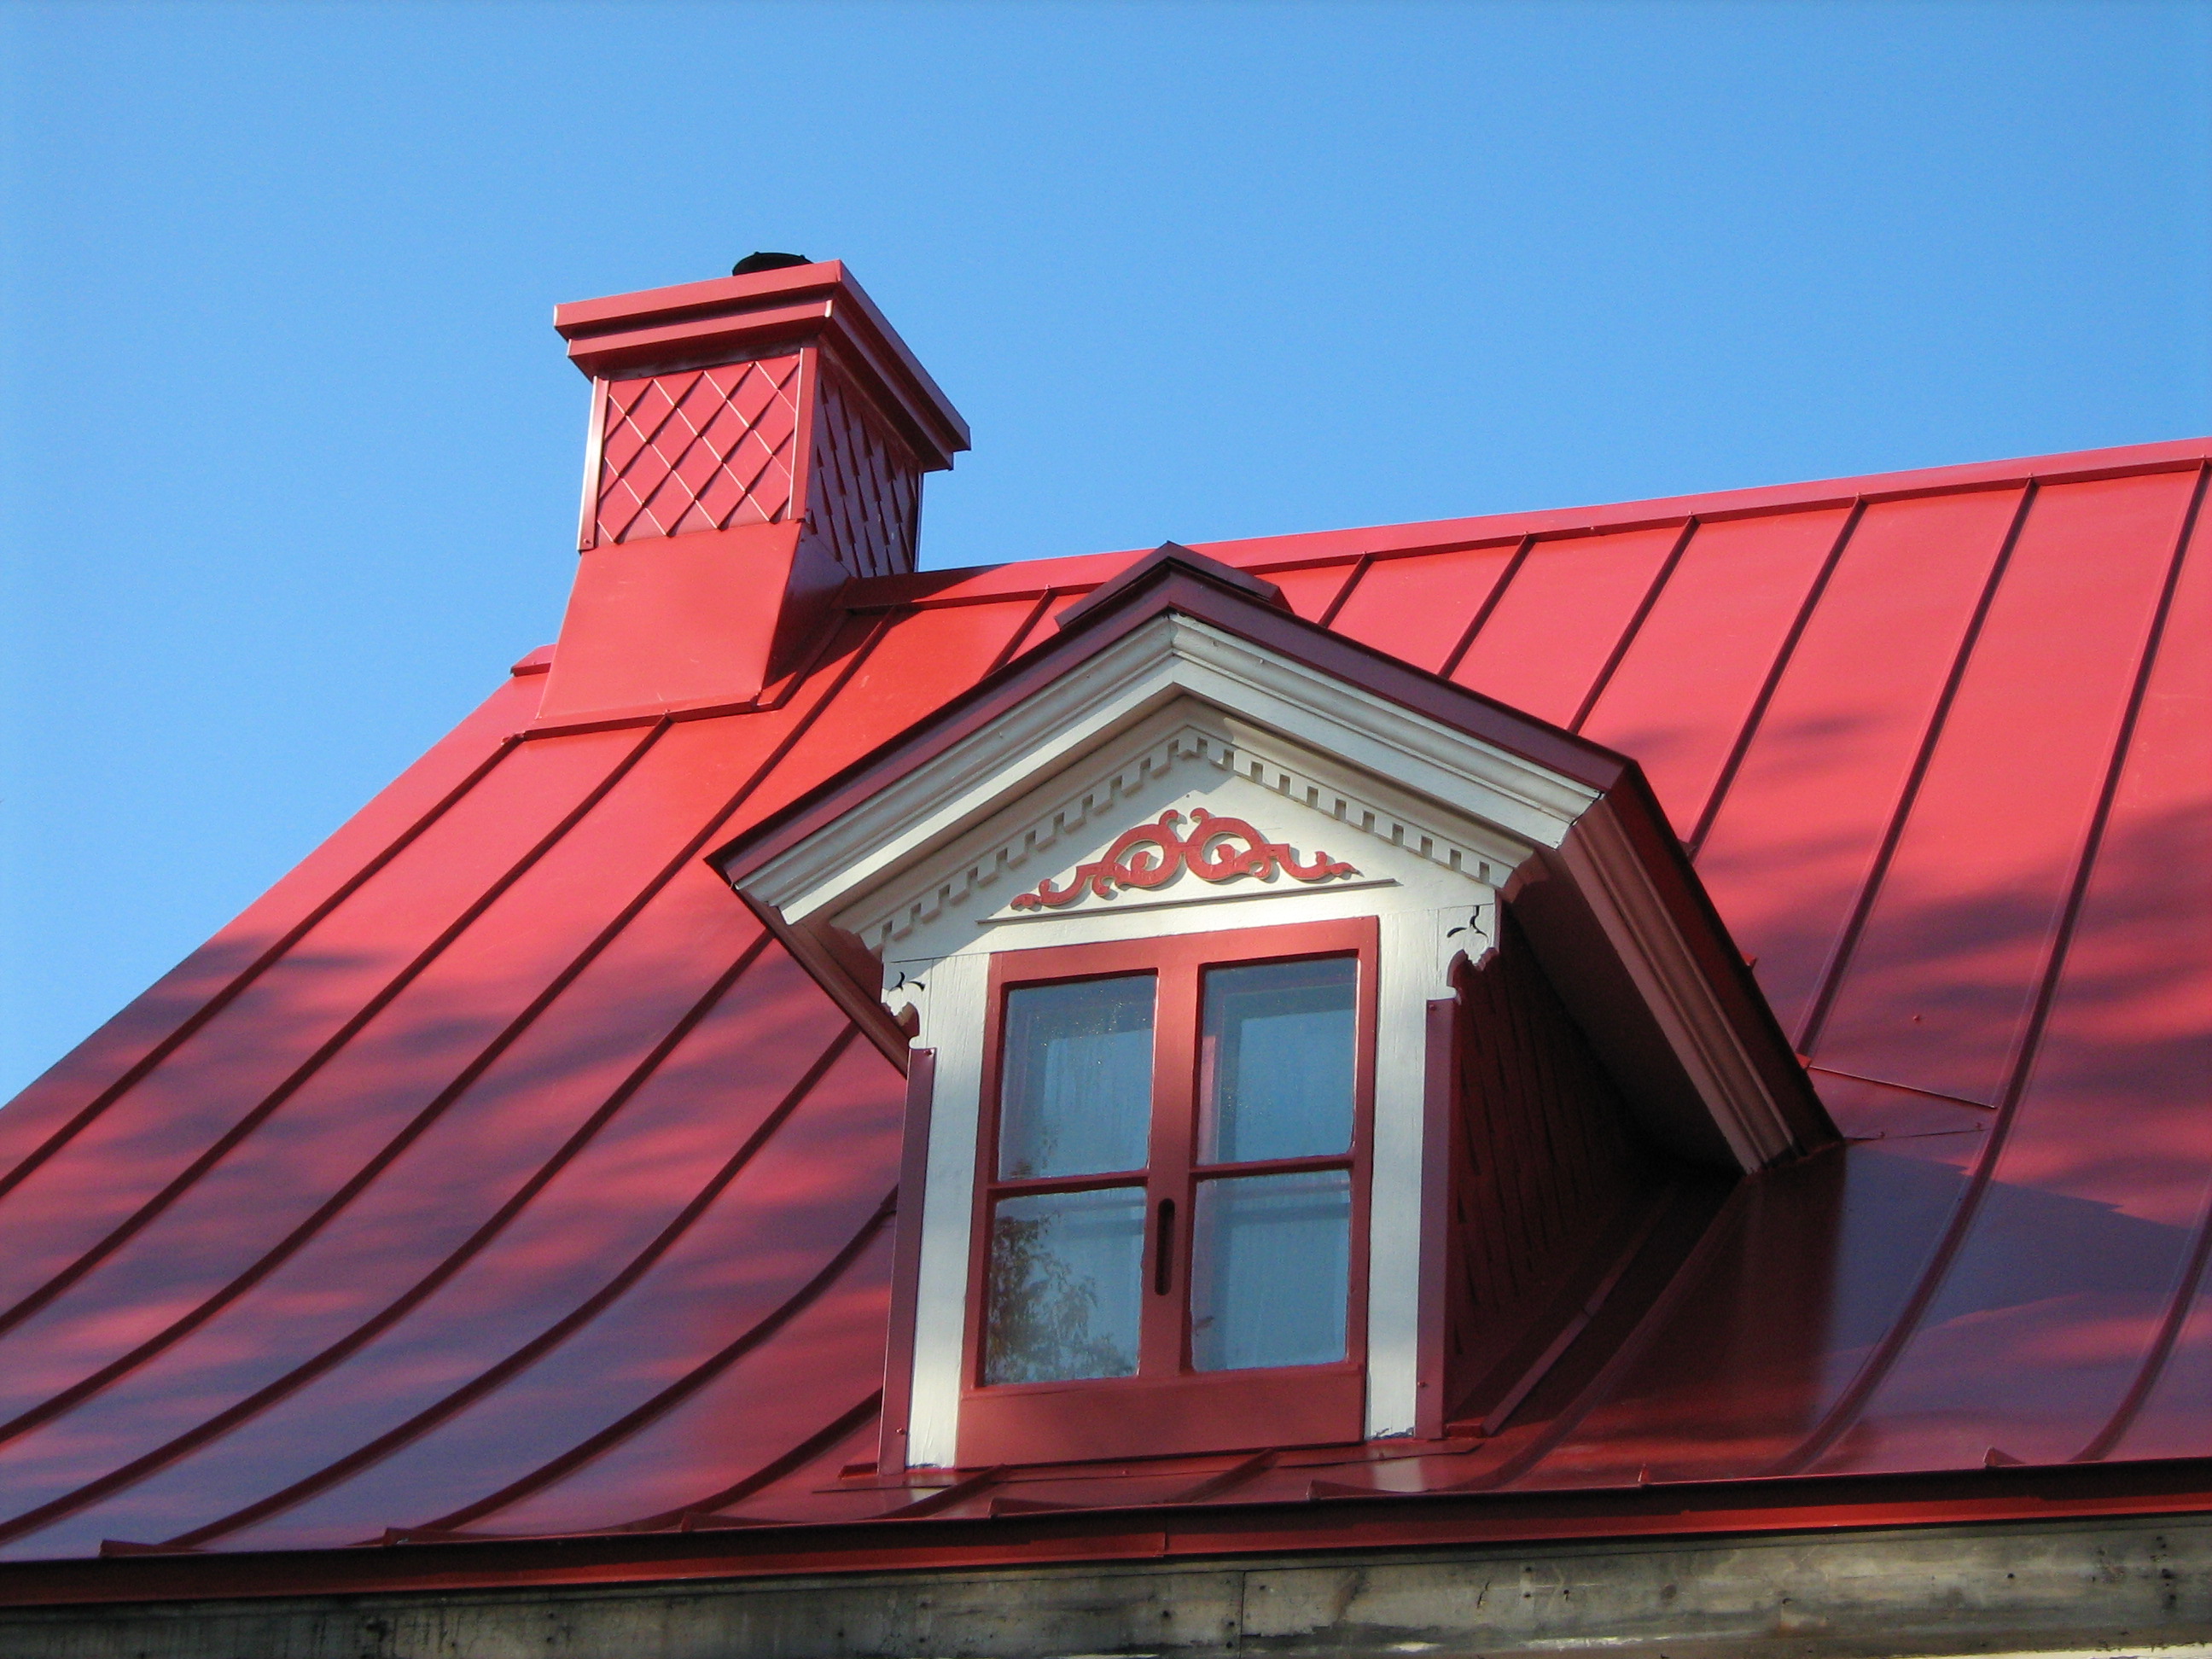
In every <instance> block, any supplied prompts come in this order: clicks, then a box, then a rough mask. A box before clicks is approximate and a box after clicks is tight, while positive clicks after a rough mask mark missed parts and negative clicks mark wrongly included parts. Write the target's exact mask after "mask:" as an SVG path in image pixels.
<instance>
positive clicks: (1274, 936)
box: [959, 916, 1379, 1466]
mask: <svg viewBox="0 0 2212 1659" xmlns="http://www.w3.org/2000/svg"><path fill="white" fill-rule="evenodd" d="M1378 937H1379V928H1378V926H1377V923H1376V920H1375V919H1374V918H1373V917H1371V916H1364V917H1358V918H1352V919H1349V920H1341V921H1315V922H1297V923H1291V924H1289V925H1286V926H1282V927H1246V928H1235V929H1231V930H1228V931H1225V932H1219V933H1189V934H1180V935H1175V936H1171V937H1169V938H1164V939H1131V940H1121V941H1115V942H1111V943H1103V944H1097V945H1057V946H1048V947H1046V948H1043V949H1040V950H1031V951H1001V952H1000V953H999V954H997V955H996V956H994V957H993V958H992V959H991V971H990V981H989V997H988V1002H987V1013H986V1016H985V1022H984V1031H983V1042H984V1050H983V1053H984V1062H983V1077H982V1103H981V1104H982V1110H981V1113H980V1114H979V1122H978V1133H977V1135H976V1153H975V1156H976V1165H975V1208H974V1211H973V1217H972V1223H971V1228H970V1237H969V1267H968V1284H969V1296H968V1308H967V1326H966V1337H965V1344H964V1354H963V1371H962V1376H963V1382H962V1390H961V1412H960V1437H959V1461H960V1462H961V1464H962V1465H963V1466H966V1465H969V1464H984V1463H994V1462H1057V1461H1062V1460H1068V1461H1075V1460H1081V1459H1085V1458H1102V1457H1129V1456H1143V1455H1168V1454H1173V1453H1182V1452H1190V1451H1206V1450H1230V1449H1241V1448H1243V1447H1246V1446H1251V1445H1263V1444H1264V1445H1292V1444H1327V1443H1340V1442H1346V1441H1356V1440H1358V1439H1360V1438H1361V1437H1363V1434H1364V1425H1365V1424H1364V1419H1365V1374H1366V1360H1367V1246H1368V1212H1369V1203H1370V1194H1369V1186H1370V1179H1369V1170H1370V1150H1371V1146H1372V1142H1373V1134H1374V1094H1375V1086H1374V1079H1375V1033H1376V1014H1377V1006H1378V1005H1377V997H1376V969H1377V966H1378V949H1377V945H1378ZM1334 956H1352V957H1357V958H1358V963H1359V975H1358V992H1357V998H1356V1001H1355V1004H1354V1006H1355V1009H1356V1016H1355V1031H1356V1038H1355V1041H1356V1047H1355V1050H1354V1069H1353V1079H1354V1085H1353V1113H1352V1146H1351V1149H1350V1150H1349V1152H1346V1153H1342V1154H1330V1155H1324V1156H1321V1157H1314V1158H1274V1159H1267V1160H1259V1161H1255V1162H1251V1163H1242V1164H1199V1163H1197V1162H1196V1158H1195V1153H1196V1149H1197V1146H1198V1132H1199V1109H1200V1077H1199V1060H1200V1031H1199V1027H1200V1018H1201V1012H1200V992H1201V986H1202V981H1203V975H1204V973H1205V970H1206V969H1208V968H1211V967H1225V966H1230V965H1232V964H1236V965H1242V964H1244V963H1263V962H1282V961H1293V960H1297V959H1299V958H1302V957H1334ZM1139 973H1150V974H1153V975H1157V981H1156V988H1155V993H1154V997H1155V1000H1154V1005H1153V1028H1152V1133H1151V1139H1150V1145H1149V1148H1148V1152H1149V1156H1150V1159H1151V1162H1150V1164H1149V1165H1148V1166H1147V1168H1146V1169H1145V1170H1141V1171H1140V1170H1123V1171H1119V1172H1115V1173H1111V1174H1092V1175H1084V1176H1065V1177H1049V1178H1046V1179H1042V1180H1025V1181H1001V1180H1000V1179H999V1178H998V1149H999V1117H1000V1073H1001V1070H1002V1067H1003V1064H1004V1055H1003V1054H1002V1052H1001V1041H1002V1034H1003V1024H1004V1014H1005V1010H1006V994H1007V993H1008V992H1009V991H1010V990H1012V989H1013V988H1014V987H1017V986H1022V985H1032V984H1040V983H1048V982H1053V981H1069V980H1083V979H1104V978H1109V977H1113V976H1116V975H1126V974H1139ZM1304 1170H1350V1171H1351V1173H1352V1220H1351V1227H1352V1237H1351V1242H1350V1243H1351V1249H1350V1280H1351V1282H1350V1285H1349V1287H1348V1297H1347V1306H1346V1310H1345V1358H1343V1359H1341V1360H1339V1361H1335V1362H1334V1363H1332V1364H1326V1365H1300V1366H1283V1367H1278V1368H1274V1369H1270V1370H1248V1371H1196V1370H1192V1368H1191V1364H1190V1330H1189V1324H1190V1321H1189V1307H1190V1285H1189V1272H1190V1266H1191V1260H1192V1243H1193V1238H1194V1220H1195V1211H1196V1207H1197V1188H1198V1184H1199V1182H1200V1180H1202V1179H1206V1178H1211V1177H1215V1176H1230V1175H1234V1176H1264V1175H1279V1174H1293V1173H1297V1172H1300V1171H1304ZM1139 1183H1141V1184H1142V1185H1143V1187H1144V1188H1145V1215H1146V1237H1145V1246H1144V1258H1143V1262H1142V1266H1141V1269H1140V1275H1141V1277H1140V1282H1141V1285H1142V1287H1143V1288H1142V1295H1143V1297H1144V1302H1143V1313H1142V1316H1141V1321H1140V1324H1139V1352H1138V1369H1137V1375H1136V1376H1130V1377H1100V1378H1085V1379H1080V1380H1073V1381H1067V1382H1054V1383H994V1384H990V1385H988V1386H986V1385H985V1384H984V1383H983V1382H982V1367H983V1330H984V1317H985V1312H986V1309H985V1297H986V1295H987V1291H988V1285H989V1265H990V1249H991V1238H990V1231H991V1215H992V1210H993V1207H994V1205H995V1203H996V1202H997V1201H998V1200H1000V1199H1002V1198H1009V1197H1016V1196H1020V1195H1024V1194H1030V1193H1058V1192H1081V1191H1087V1190H1095V1189H1097V1188H1109V1187H1133V1186H1137V1185H1139ZM1162 1200H1168V1201H1170V1202H1172V1203H1173V1204H1174V1206H1175V1212H1174V1220H1173V1226H1172V1230H1171V1231H1170V1233H1169V1234H1168V1236H1167V1238H1166V1241H1165V1242H1166V1243H1167V1246H1168V1249H1169V1267H1170V1273H1169V1275H1168V1288H1167V1291H1166V1292H1165V1293H1164V1294H1159V1293H1156V1290H1155V1286H1156V1285H1157V1284H1158V1282H1159V1277H1158V1276H1159V1273H1160V1262H1159V1260H1158V1254H1159V1250H1160V1249H1161V1245H1162V1242H1163V1241H1162V1236H1161V1229H1160V1228H1159V1226H1158V1217H1159V1213H1160V1205H1161V1202H1162Z"/></svg>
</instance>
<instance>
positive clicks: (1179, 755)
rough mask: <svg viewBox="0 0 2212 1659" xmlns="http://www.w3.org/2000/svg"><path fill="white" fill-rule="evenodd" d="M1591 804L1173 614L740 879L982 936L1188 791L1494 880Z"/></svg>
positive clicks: (1464, 876)
mask: <svg viewBox="0 0 2212 1659" xmlns="http://www.w3.org/2000/svg"><path fill="white" fill-rule="evenodd" d="M1255 767H1256V768H1257V769H1258V772H1257V773H1256V775H1255V772H1254V768H1255ZM1262 794H1265V795H1267V797H1268V798H1269V799H1268V800H1267V805H1266V806H1265V808H1264V810H1263V808H1262V806H1261V803H1260V801H1259V799H1257V797H1259V796H1260V795H1262ZM1215 799H1218V800H1219V801H1220V802H1221V803H1222V804H1221V805H1212V801H1213V800H1215ZM1595 799H1597V797H1596V794H1595V792H1593V791H1592V790H1590V789H1589V787H1586V786H1584V785H1583V784H1580V783H1578V782H1577V781H1573V780H1571V779H1568V778H1565V777H1563V776H1561V775H1559V774H1557V773H1555V772H1553V771H1551V770H1549V769H1546V768H1544V767H1542V766H1540V765H1538V764H1536V763H1534V762H1532V761H1529V760H1528V759H1526V758H1525V757H1522V756H1519V755H1516V754H1514V753H1512V752H1510V750H1504V749H1502V748H1499V747H1498V746H1496V745H1494V744H1488V743H1486V742H1484V741H1483V740H1482V739H1480V738H1474V737H1471V736H1469V735H1468V733H1466V732H1461V731H1457V730H1455V729H1453V728H1451V727H1449V726H1444V725H1443V724H1441V723H1439V722H1437V721H1435V720H1430V719H1427V718H1426V717H1425V716H1423V715H1421V714H1418V713H1415V712H1413V711H1412V710H1410V709H1407V708H1403V707H1401V705H1399V704H1396V703H1394V702H1389V700H1387V699H1385V698H1383V697H1380V696H1376V695H1374V694H1372V693H1370V692H1368V691H1366V690H1362V689H1360V688H1358V687H1354V686H1351V685H1348V684H1345V683H1344V682H1343V681H1341V680H1339V679H1336V678H1333V677H1331V676H1328V675H1327V674H1325V673H1322V672H1321V671H1318V670H1316V669H1314V668H1312V667H1311V666H1310V665H1306V664H1304V663H1301V662H1297V661H1295V660H1292V659H1288V658H1285V657H1281V656H1279V655H1276V654H1274V653H1270V652H1268V651H1267V650H1265V649H1263V648H1261V647H1257V646H1255V645H1253V644H1251V643H1249V642H1248V641H1243V640H1241V639H1238V638H1237V637H1236V636H1234V635H1228V634H1225V633H1223V632H1222V631H1220V630H1219V629H1215V628H1212V627H1210V626H1209V625H1207V624H1206V623H1202V622H1198V621H1195V620H1194V619H1192V618H1190V617H1182V616H1179V615H1168V616H1164V617H1160V618H1159V619H1158V621H1157V622H1154V623H1151V624H1149V625H1148V626H1146V627H1145V628H1143V629H1139V630H1136V631H1135V632H1133V633H1132V634H1131V635H1128V636H1127V638H1125V639H1123V640H1121V641H1117V642H1116V643H1115V645H1114V646H1112V647H1109V649H1108V650H1106V651H1104V652H1103V653H1100V654H1099V655H1098V656H1097V657H1096V658H1094V659H1091V660H1090V661H1088V662H1086V663H1085V665H1084V667H1083V669H1082V670H1081V671H1079V673H1075V674H1072V675H1070V676H1068V677H1067V678H1066V679H1064V680H1062V681H1060V682H1059V683H1057V684H1053V685H1051V686H1050V687H1048V688H1047V689H1046V690H1042V691H1041V692H1039V693H1038V694H1037V695H1036V696H1032V697H1030V698H1029V699H1028V700H1027V701H1025V702H1023V703H1021V704H1020V705H1018V706H1017V707H1016V708H1012V709H1011V710H1009V711H1008V712H1007V713H1006V714H1004V715H1002V716H1001V717H1000V718H999V719H998V720H995V721H994V722H993V724H992V725H991V726H988V727H987V728H986V729H984V730H982V731H981V732H975V733H974V734H971V735H970V736H969V737H968V738H963V740H962V741H961V742H959V743H958V744H955V745H954V746H953V747H952V748H951V749H950V750H946V751H945V752H944V753H942V754H940V755H939V756H938V757H936V758H934V759H933V761H932V762H931V763H929V764H928V765H927V766H926V767H922V768H919V769H915V771H913V772H910V773H908V774H906V775H903V776H902V777H900V778H898V779H897V780H896V781H893V782H891V783H890V785H889V786H888V787H884V789H882V790H881V791H880V792H879V793H876V794H874V795H872V796H871V797H870V798H869V799H867V800H866V802H864V803H862V804H861V805H858V806H856V807H855V808H854V809H853V810H852V811H848V812H847V813H845V814H844V815H843V816H842V817H840V818H838V819H837V820H836V822H835V823H831V824H829V825H828V826H826V827H825V828H823V829H822V830H821V831H820V832H819V833H817V834H814V835H811V836H808V837H807V838H806V839H805V841H804V842H801V843H799V845H797V846H794V847H792V848H788V849H787V850H786V851H785V852H783V853H781V854H779V855H777V856H775V857H774V858H772V859H770V860H769V861H767V862H766V863H765V864H763V865H762V866H759V867H758V868H757V869H755V870H754V871H752V872H751V873H750V875H749V876H748V878H747V883H746V884H747V888H748V890H749V891H751V892H753V893H755V894H757V896H759V897H761V898H762V899H763V900H765V901H766V902H769V903H770V904H773V905H774V906H775V907H776V908H777V909H778V910H779V911H781V914H782V915H784V916H786V917H787V918H788V919H789V920H790V921H793V923H797V924H801V925H820V924H823V923H832V922H834V924H835V925H836V926H837V927H841V928H843V929H845V930H847V931H848V932H849V933H854V934H857V935H859V936H860V938H862V939H865V940H866V942H867V943H868V945H869V947H870V948H871V949H872V950H877V951H881V950H883V949H884V946H885V945H887V944H892V943H894V941H895V940H896V939H897V938H898V937H900V936H902V935H911V934H912V933H914V932H915V930H916V929H917V928H919V927H922V926H923V925H924V924H925V922H926V921H928V920H929V919H930V918H932V917H933V916H937V915H945V914H948V913H950V912H952V911H960V912H963V922H962V926H963V927H969V928H972V927H973V924H974V921H975V917H976V915H978V914H979V913H978V911H977V910H976V909H975V906H976V905H977V904H978V903H981V904H984V905H986V906H987V908H986V909H985V910H983V911H982V912H981V914H983V915H990V914H992V913H994V912H996V911H997V910H999V909H1000V908H1002V907H1005V906H1006V905H1007V904H1008V903H1009V902H1010V901H1011V900H1012V898H1013V897H1014V896H1016V895H1017V894H1018V893H1020V892H1021V891H1022V890H1024V888H1025V887H1029V886H1030V885H1032V884H1033V882H1034V880H1036V879H1051V878H1055V877H1057V876H1059V875H1060V874H1064V873H1067V872H1073V870H1074V869H1075V868H1076V867H1077V866H1079V865H1080V864H1081V863H1083V862H1085V860H1095V859H1096V858H1097V856H1098V855H1099V854H1101V853H1103V851H1104V850H1105V848H1107V847H1108V846H1109V845H1110V844H1111V842H1113V840H1114V839H1115V836H1119V835H1120V834H1121V833H1122V832H1123V831H1124V830H1126V829H1128V828H1130V827H1131V826H1132V825H1133V823H1136V822H1138V821H1139V817H1140V816H1141V815H1142V814H1143V813H1144V812H1145V811H1146V810H1147V809H1149V813H1150V816H1152V817H1154V818H1157V817H1158V815H1159V813H1160V812H1162V811H1167V810H1170V809H1171V808H1175V807H1176V806H1177V805H1178V803H1179V801H1187V802H1188V807H1186V809H1185V810H1188V808H1194V807H1197V806H1206V808H1207V810H1210V811H1216V812H1220V813H1225V814H1226V815H1230V816H1237V817H1247V818H1249V819H1250V821H1251V822H1252V823H1254V825H1255V827H1256V828H1258V829H1261V830H1263V831H1265V832H1266V833H1267V835H1269V836H1273V837H1275V838H1277V839H1282V840H1288V841H1290V842H1292V844H1294V845H1299V846H1301V847H1303V846H1304V843H1303V842H1299V840H1298V837H1299V836H1304V839H1305V842H1312V841H1313V840H1314V839H1315V838H1316V836H1321V837H1324V838H1334V839H1336V840H1340V841H1341V842H1343V843H1344V846H1345V848H1354V847H1356V848H1358V849H1359V850H1358V854H1354V853H1352V852H1351V851H1346V850H1340V849H1337V848H1329V849H1328V850H1331V851H1334V852H1337V854H1338V856H1339V857H1340V858H1343V859H1346V860H1349V861H1350V862H1352V863H1353V864H1355V865H1358V866H1361V867H1362V868H1363V869H1364V868H1365V867H1366V866H1367V865H1368V864H1374V865H1375V866H1376V869H1377V872H1379V874H1381V875H1383V876H1387V877H1389V878H1391V879H1395V880H1399V881H1401V882H1402V881H1409V880H1419V881H1426V880H1429V879H1431V878H1434V879H1437V880H1443V881H1446V882H1449V878H1452V877H1454V876H1455V875H1456V876H1457V877H1458V878H1460V879H1461V880H1462V881H1463V882H1473V883H1478V884H1480V883H1481V882H1482V866H1485V865H1487V866H1489V873H1490V877H1491V880H1492V884H1494V883H1495V882H1497V881H1500V880H1503V879H1504V878H1505V876H1506V875H1507V874H1508V873H1510V872H1511V871H1512V870H1513V869H1515V868H1516V867H1517V866H1519V865H1520V864H1521V863H1522V861H1523V860H1525V859H1526V858H1527V857H1528V855H1529V854H1530V853H1531V852H1532V851H1533V850H1534V849H1535V848H1553V847H1557V846H1559V844H1560V843H1561V842H1563V841H1564V840H1565V837H1566V836H1567V835H1568V833H1569V831H1570V830H1571V829H1572V827H1573V825H1574V823H1576V821H1577V818H1579V817H1581V816H1582V814H1583V812H1584V811H1586V810H1587V809H1588V808H1589V805H1590V804H1591V803H1592V802H1593V801H1594V800H1595ZM1340 801H1341V802H1342V804H1343V805H1342V808H1341V811H1342V813H1343V816H1342V817H1338V811H1339V806H1338V803H1339V802H1340ZM1285 813H1288V814H1290V815H1291V817H1290V818H1287V819H1284V821H1283V822H1282V823H1273V822H1270V821H1269V817H1270V815H1273V817H1276V818H1281V817H1282V816H1283V814H1285ZM1255 814H1258V815H1259V816H1256V817H1255V816H1254V815H1255ZM1292 820H1295V821H1296V822H1297V824H1298V825H1299V826H1300V827H1299V828H1298V829H1297V832H1296V833H1295V834H1293V833H1292V832H1291V828H1290V824H1291V821H1292ZM1323 844H1324V845H1325V844H1326V840H1325V839H1324V842H1323ZM1424 847H1425V848H1426V849H1427V850H1426V851H1425V852H1424V851H1423V848H1424ZM1385 849H1387V850H1385ZM1455 860H1456V862H1455ZM1015 877H1020V878H1023V879H1021V880H1019V881H1013V878H1015ZM1010 882H1012V884H1009V883H1010ZM917 904H919V905H920V906H921V909H920V910H919V911H917V910H916V909H915V906H916V905H917ZM887 926H888V927H890V930H891V932H890V934H886V933H885V932H884V929H885V927H887ZM1037 942H1039V943H1042V942H1044V941H1042V939H1040V940H1039V941H1037ZM933 943H935V944H938V945H946V944H949V940H947V939H938V940H935V941H933ZM905 948H906V947H905V946H904V945H898V946H897V949H898V950H899V951H901V952H902V951H904V949H905Z"/></svg>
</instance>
